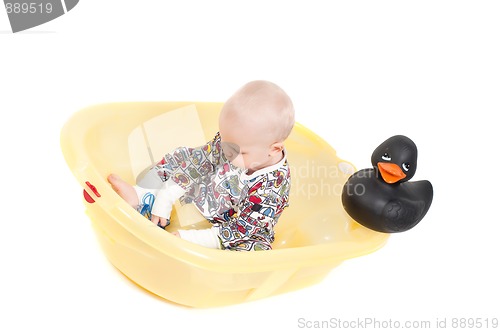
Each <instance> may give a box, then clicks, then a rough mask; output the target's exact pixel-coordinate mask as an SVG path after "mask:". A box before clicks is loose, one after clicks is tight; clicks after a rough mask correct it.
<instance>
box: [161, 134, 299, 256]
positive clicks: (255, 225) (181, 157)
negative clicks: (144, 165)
mask: <svg viewBox="0 0 500 332" xmlns="http://www.w3.org/2000/svg"><path fill="white" fill-rule="evenodd" d="M155 169H156V171H157V174H158V176H160V178H161V179H162V181H167V180H168V179H169V178H170V179H172V180H173V181H174V182H175V183H177V184H178V185H179V186H180V187H182V188H183V189H184V190H186V193H185V194H184V196H183V197H181V199H180V201H181V203H183V204H184V203H193V204H195V206H196V207H197V208H198V210H199V211H200V212H201V213H202V214H203V216H204V217H205V218H206V219H207V220H208V221H210V222H211V223H212V224H213V227H217V228H218V235H219V239H220V242H221V248H223V249H227V250H248V251H249V250H268V249H272V248H271V243H272V242H273V241H274V226H275V225H276V223H277V221H278V218H279V217H280V216H281V213H282V212H283V210H284V208H285V207H287V206H288V199H289V192H290V168H289V166H288V162H287V159H286V154H285V156H284V157H283V159H282V160H281V161H280V162H279V163H278V164H275V165H273V166H270V167H266V168H264V169H261V170H258V171H256V172H254V173H252V174H251V175H247V174H246V172H245V170H243V169H241V168H238V167H235V166H233V165H232V164H231V163H230V162H229V161H228V160H227V158H226V157H225V156H224V153H223V151H222V148H221V138H220V134H219V133H217V134H216V136H215V137H214V139H212V140H211V141H210V142H208V143H207V144H205V145H203V146H201V147H198V148H186V147H181V148H177V149H176V150H175V151H174V152H173V153H170V154H167V155H165V156H164V157H163V159H162V160H161V161H160V162H159V163H158V164H157V165H156V166H155Z"/></svg>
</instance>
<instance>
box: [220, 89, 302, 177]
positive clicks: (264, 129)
mask: <svg viewBox="0 0 500 332" xmlns="http://www.w3.org/2000/svg"><path fill="white" fill-rule="evenodd" d="M294 123H295V111H294V108H293V104H292V101H291V99H290V97H289V96H288V95H287V94H286V93H285V91H283V89H281V88H280V87H279V86H277V85H276V84H274V83H271V82H268V81H252V82H249V83H247V84H245V85H244V86H243V87H241V88H240V89H239V90H238V91H236V92H235V93H234V94H233V95H232V96H231V97H230V98H229V99H228V100H227V101H226V102H225V103H224V106H223V107H222V110H221V114H220V117H219V130H220V134H221V140H222V141H223V149H224V147H226V148H225V149H224V153H225V154H226V157H229V156H230V155H232V156H233V157H234V158H235V159H233V160H231V161H232V162H233V164H235V165H236V166H238V167H242V168H247V169H249V170H257V169H260V168H263V167H266V166H269V165H272V164H273V163H276V162H278V161H279V160H281V158H282V156H283V149H284V145H283V142H284V141H285V139H286V138H287V137H288V135H289V134H290V132H291V130H292V128H293V125H294ZM236 157H238V158H239V159H236ZM229 159H230V158H229Z"/></svg>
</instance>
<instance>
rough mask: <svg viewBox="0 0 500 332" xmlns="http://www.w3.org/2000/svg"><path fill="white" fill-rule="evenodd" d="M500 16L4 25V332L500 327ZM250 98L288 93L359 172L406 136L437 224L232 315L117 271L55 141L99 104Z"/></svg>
mask: <svg viewBox="0 0 500 332" xmlns="http://www.w3.org/2000/svg"><path fill="white" fill-rule="evenodd" d="M499 17H500V5H499V4H498V2H496V1H412V2H407V1H343V2H340V1H270V0H267V1H256V0H254V1H213V0H212V1H144V0H141V1H118V0H113V1H111V0H107V1H98V0H82V1H80V3H79V4H78V5H77V6H76V7H75V8H74V9H73V10H72V11H70V12H69V13H68V14H66V15H64V16H62V17H60V18H58V19H56V20H54V21H52V22H49V23H47V24H44V25H41V26H39V27H36V28H33V29H31V30H29V31H26V32H24V33H17V34H12V33H11V32H10V26H9V22H8V19H7V15H6V14H5V11H3V10H0V68H1V71H0V117H1V119H2V120H1V131H0V139H1V140H0V142H1V143H0V144H1V145H0V146H1V153H2V154H1V160H2V162H1V163H0V170H1V174H2V182H1V183H2V193H1V194H0V197H1V198H2V199H1V200H2V202H3V208H2V218H1V220H0V223H1V224H0V225H1V228H0V229H1V230H0V257H1V259H0V271H1V272H0V304H1V309H0V312H1V313H0V315H1V318H0V330H2V331H38V330H44V331H90V330H96V331H104V330H109V331H175V330H179V329H181V328H182V330H184V329H185V330H195V329H197V330H198V329H199V330H204V329H210V330H231V331H258V330H262V326H265V327H266V328H265V330H276V329H280V330H283V331H293V330H304V329H300V324H299V319H301V318H303V319H305V320H307V321H314V320H330V319H332V318H338V319H342V320H352V319H358V318H360V319H364V318H373V319H377V320H380V321H389V320H392V321H401V322H404V321H406V320H409V321H421V320H423V321H430V322H431V323H432V324H433V325H432V326H435V323H436V320H437V319H441V320H443V319H447V327H448V329H450V330H451V324H452V319H453V318H480V319H482V322H483V325H484V324H485V320H486V319H490V320H491V319H492V318H494V317H496V318H499V319H500V312H499V311H498V308H499V307H500V300H499V297H500V291H499V286H498V280H500V273H499V268H498V265H499V259H498V257H499V252H500V245H499V242H500V241H499V232H500V227H499V223H500V220H499V219H500V218H499V217H498V209H499V208H498V203H497V197H498V192H497V190H498V187H499V185H500V183H499V181H498V173H497V172H498V166H499V158H498V148H497V145H498V143H499V138H500V137H499V134H498V131H499V129H498V125H499V121H498V119H493V116H494V115H495V113H498V111H499V109H500V60H499V59H500V46H499V45H500V38H499V37H500V19H499ZM253 79H267V80H271V81H274V82H276V83H277V84H279V85H280V86H282V87H283V88H284V89H285V90H286V91H287V92H288V93H289V94H290V96H291V97H292V99H293V101H294V103H295V106H296V112H297V120H298V121H299V122H301V123H303V124H305V125H306V126H308V127H309V128H310V129H312V130H313V131H315V132H316V133H318V134H319V135H320V136H322V137H323V138H324V139H325V140H327V141H328V142H329V143H330V144H331V145H332V146H333V147H335V148H336V149H337V153H338V155H339V156H340V157H341V158H344V159H346V160H349V161H351V162H352V163H354V164H355V165H356V166H357V167H358V168H364V167H369V166H370V156H371V153H372V151H373V149H374V148H375V147H376V146H377V145H378V144H379V143H380V142H381V141H382V140H383V139H385V138H387V137H389V136H391V135H393V134H399V133H401V134H405V135H407V136H409V137H411V138H412V139H413V140H414V141H415V142H416V144H417V146H418V148H419V153H420V154H419V169H418V170H417V174H416V176H415V179H417V180H418V179H428V180H430V181H431V182H432V183H433V185H434V190H435V196H434V202H433V205H432V206H431V208H430V210H429V213H428V214H427V216H426V217H425V219H424V220H423V221H422V222H421V223H420V224H419V225H418V226H417V227H416V228H414V229H413V230H411V231H409V232H406V233H402V234H395V235H393V236H392V237H391V238H390V240H389V242H388V244H387V245H386V246H385V247H383V248H382V249H381V250H379V251H377V252H376V253H374V254H371V255H368V256H364V257H361V258H356V259H352V260H349V261H347V262H345V263H344V264H342V265H341V266H340V267H338V268H336V269H334V270H333V271H332V272H331V273H330V274H329V275H328V277H327V278H326V279H325V280H324V281H322V282H321V283H319V284H317V285H314V286H311V287H308V288H305V289H303V290H300V291H296V292H292V293H287V294H284V295H280V296H276V297H271V298H267V299H264V300H260V301H257V302H252V303H247V304H240V305H235V306H230V307H224V308H215V309H203V310H201V309H188V308H184V307H180V306H177V305H174V304H171V303H169V302H165V301H163V300H161V299H159V298H157V297H155V296H153V295H150V294H149V293H147V292H145V291H143V290H141V289H139V288H138V287H137V286H135V285H134V284H132V283H131V282H130V281H128V280H127V279H125V278H124V277H123V276H122V275H121V274H120V273H119V272H118V271H116V270H115V269H114V268H113V267H112V266H111V265H110V264H109V263H108V261H107V260H106V258H105V257H104V255H103V254H102V252H101V250H100V248H99V246H98V243H97V242H96V240H95V237H94V234H93V233H92V230H91V226H90V222H89V220H88V219H87V217H86V216H85V214H84V209H83V204H82V202H81V200H82V195H81V192H82V189H81V188H80V186H79V185H78V184H77V183H76V181H75V180H74V178H73V176H72V174H71V173H70V171H69V169H68V168H67V166H66V164H65V162H64V160H63V157H62V154H61V152H60V148H59V133H60V129H61V127H62V126H63V124H64V123H65V121H66V120H67V118H68V117H69V116H70V115H71V114H72V113H74V112H76V111H78V110H79V109H81V108H84V107H86V106H89V105H93V104H97V103H101V102H114V101H153V100H155V101H173V100H197V101H224V100H225V99H226V98H227V97H229V95H231V94H232V93H233V92H234V90H236V89H237V88H238V87H239V86H241V85H242V84H244V83H245V82H247V81H250V80H253ZM173 273H175V272H174V271H173ZM174 287H175V286H174ZM483 329H484V328H483ZM337 330H338V329H337ZM349 330H354V329H349ZM365 330H368V329H365Z"/></svg>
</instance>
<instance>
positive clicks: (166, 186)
mask: <svg viewBox="0 0 500 332" xmlns="http://www.w3.org/2000/svg"><path fill="white" fill-rule="evenodd" d="M185 192H186V191H185V190H184V189H183V188H182V187H180V186H179V185H178V184H177V183H175V182H174V181H172V180H170V179H169V180H167V181H165V182H164V183H163V185H162V187H161V188H160V190H159V191H158V193H157V194H156V199H155V202H154V204H153V208H152V209H151V213H152V214H154V215H155V216H158V217H161V218H165V219H169V218H170V214H171V213H172V206H173V205H174V202H175V201H176V200H177V199H179V197H181V196H182V195H183V194H184V193H185Z"/></svg>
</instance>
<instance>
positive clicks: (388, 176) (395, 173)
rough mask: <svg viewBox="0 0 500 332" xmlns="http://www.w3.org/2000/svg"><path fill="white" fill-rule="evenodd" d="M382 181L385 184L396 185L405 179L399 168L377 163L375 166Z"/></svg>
mask: <svg viewBox="0 0 500 332" xmlns="http://www.w3.org/2000/svg"><path fill="white" fill-rule="evenodd" d="M377 166H378V169H379V171H380V174H381V175H382V179H384V181H385V182H387V183H396V182H398V181H399V180H401V179H404V178H405V177H406V174H405V173H403V171H402V170H401V168H400V167H399V166H398V165H396V164H393V163H378V164H377Z"/></svg>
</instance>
